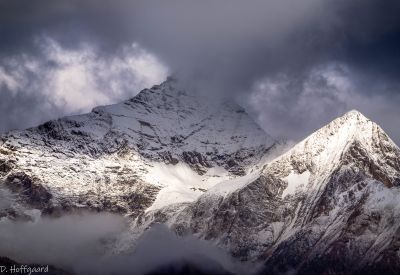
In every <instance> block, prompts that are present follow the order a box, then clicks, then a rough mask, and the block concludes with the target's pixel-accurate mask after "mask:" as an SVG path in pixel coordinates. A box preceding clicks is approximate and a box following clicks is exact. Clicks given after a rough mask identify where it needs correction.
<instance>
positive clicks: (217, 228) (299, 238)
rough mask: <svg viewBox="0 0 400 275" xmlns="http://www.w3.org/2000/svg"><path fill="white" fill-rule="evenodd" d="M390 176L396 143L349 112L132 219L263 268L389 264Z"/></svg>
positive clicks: (395, 250)
mask: <svg viewBox="0 0 400 275" xmlns="http://www.w3.org/2000/svg"><path fill="white" fill-rule="evenodd" d="M399 180H400V150H399V148H398V147H397V146H396V145H395V144H394V143H393V142H392V141H391V140H390V138H389V137H388V136H387V135H386V134H385V133H384V131H383V130H382V129H381V128H380V127H379V126H378V125H377V124H375V123H373V122H372V121H370V120H369V119H367V118H365V117H364V116H363V115H362V114H360V113H359V112H356V111H351V112H349V113H347V114H345V115H344V116H343V117H340V118H338V119H336V120H334V121H333V122H331V123H330V124H328V125H327V126H325V127H323V128H321V129H320V130H318V131H317V132H315V133H314V134H312V135H311V136H309V137H308V138H306V139H305V140H303V141H302V142H300V143H299V144H297V145H296V146H294V147H293V148H292V149H291V150H289V151H288V152H287V153H285V154H283V155H282V156H280V157H278V158H276V159H275V160H273V161H271V162H268V163H266V164H265V165H264V166H263V168H262V169H260V170H259V171H255V172H254V173H252V174H249V175H247V176H245V177H243V178H238V179H235V180H228V181H226V182H222V183H220V184H218V185H216V186H215V187H214V188H212V189H210V190H209V191H208V192H206V193H205V194H204V195H202V196H201V197H200V198H199V199H198V200H197V201H196V202H194V203H190V204H187V205H180V206H179V207H178V206H176V207H175V209H173V208H172V207H169V208H166V209H164V211H163V210H160V211H158V212H156V213H149V214H148V216H147V217H139V218H138V219H137V220H136V222H135V226H136V227H137V228H140V227H142V228H144V227H146V226H148V225H149V224H151V223H152V222H154V221H157V220H160V221H162V222H166V223H167V224H168V225H169V226H170V227H171V228H172V229H174V230H175V231H177V232H178V233H179V234H186V233H193V234H195V235H197V236H199V237H200V238H204V239H209V240H212V241H213V242H215V243H217V244H218V245H219V246H221V247H223V248H225V249H227V250H229V251H230V252H231V253H232V254H233V255H235V256H237V257H239V258H240V259H242V260H252V261H262V262H264V263H265V269H264V271H263V272H264V273H266V274H280V273H286V272H294V273H299V274H321V273H324V272H328V273H330V274H343V273H345V274H347V273H358V272H364V271H368V270H377V271H379V270H383V271H385V272H386V271H387V272H399V271H400V270H399V264H398V263H399V262H400V258H399V253H400V252H399V248H400V246H399V241H398V239H399V236H400V235H399V232H400V230H399V228H400V219H399V216H400V203H399V201H398V195H399V194H400V188H399ZM163 214H164V215H163ZM149 217H150V218H149ZM160 217H161V218H160ZM394 263H396V264H394ZM341 272H342V273H341Z"/></svg>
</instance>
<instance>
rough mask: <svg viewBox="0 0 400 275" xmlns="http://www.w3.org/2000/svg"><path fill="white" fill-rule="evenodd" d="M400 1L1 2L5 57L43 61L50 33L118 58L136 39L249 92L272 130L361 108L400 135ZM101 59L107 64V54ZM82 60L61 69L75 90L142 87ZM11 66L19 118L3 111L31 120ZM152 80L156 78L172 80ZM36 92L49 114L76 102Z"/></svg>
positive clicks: (154, 52)
mask: <svg viewBox="0 0 400 275" xmlns="http://www.w3.org/2000/svg"><path fill="white" fill-rule="evenodd" d="M27 11H29V12H27ZM399 12H400V2H399V1H396V0H385V1H381V0H366V1H360V0H350V1H347V0H323V1H319V0H297V1H293V0H267V1H264V0H249V1H240V0H232V1H229V2H227V1H222V0H205V1H183V0H166V1H159V0H150V1H148V0H146V1H145V0H135V1H128V0H116V1H113V2H112V3H111V2H109V1H106V0H98V1H94V0H84V1H77V0H61V1H50V0H44V1H29V2H27V1H22V0H15V1H12V2H10V1H0V35H1V37H4V39H2V41H1V42H0V56H3V58H2V59H0V64H4V62H5V61H4V60H5V59H4V57H7V56H14V55H15V54H18V55H20V54H21V53H24V54H26V55H28V56H35V57H36V58H39V59H40V60H42V59H43V57H42V56H43V54H42V50H41V48H40V47H37V46H35V42H34V41H35V39H37V37H41V36H45V37H50V39H51V40H53V41H55V43H56V44H58V45H59V47H61V48H62V49H64V51H66V52H68V53H69V54H71V55H72V56H73V55H74V54H75V53H76V52H77V51H78V50H79V49H81V50H82V49H85V47H83V46H82V45H89V46H87V47H89V48H95V49H96V51H95V54H94V56H96V58H94V57H93V55H91V54H89V57H87V59H89V60H93V59H96V60H98V59H101V60H104V63H106V65H105V67H106V68H105V69H108V66H107V65H108V64H109V62H110V59H113V58H115V59H119V58H118V57H115V56H119V57H120V58H122V59H123V60H124V59H125V58H124V54H123V53H121V49H126V48H128V49H129V48H130V47H131V46H130V45H132V44H135V43H136V45H140V48H141V49H142V50H143V51H146V52H147V53H151V56H152V58H150V59H153V60H157V62H156V63H160V64H164V65H163V66H164V67H166V68H168V70H167V71H168V72H169V73H174V74H176V75H177V76H178V77H179V78H180V79H181V81H182V82H184V83H185V84H186V85H187V86H188V87H190V89H192V90H196V91H198V92H202V93H204V94H210V95H212V96H215V95H217V96H221V97H235V98H238V99H239V101H240V102H239V103H241V104H243V105H246V106H247V109H248V110H249V111H250V112H251V113H253V114H254V115H255V116H256V117H258V118H259V122H260V123H261V124H262V126H263V127H264V128H265V129H266V130H267V131H268V132H270V133H271V134H272V135H284V136H285V137H286V138H289V139H298V138H300V137H304V136H305V135H306V134H308V133H309V130H310V129H315V128H318V127H320V126H322V123H326V122H329V121H330V120H332V119H333V118H334V117H335V116H337V115H338V114H339V115H340V114H342V113H343V112H345V111H348V110H349V109H351V108H358V109H359V110H360V111H361V112H363V113H365V114H366V115H367V116H370V118H371V119H373V120H375V121H377V122H379V123H381V124H382V126H383V127H384V128H385V130H387V131H388V133H389V134H390V135H391V136H392V137H393V138H394V139H395V140H396V141H397V143H400V130H398V129H400V127H399V126H400V125H399V120H398V119H397V118H398V117H399V116H400V111H397V110H395V108H394V106H396V105H399V104H400V101H399V96H398V94H399V89H400V88H399V87H400V83H399V76H400V72H399V68H400V56H399V51H398V48H399V46H400V17H399V16H398V14H399ZM355 19H356V20H355ZM17 34H18V35H17ZM85 52H86V51H85V50H83V53H85ZM122 52H123V51H122ZM83 55H84V56H88V55H87V54H83ZM1 60H3V61H1ZM44 60H46V58H44ZM100 63H101V62H100ZM150 63H151V64H153V63H152V61H150ZM87 66H89V67H90V68H92V66H91V65H87ZM3 67H4V65H3ZM139 67H140V66H139ZM155 67H157V68H158V66H155ZM332 67H340V69H332ZM98 68H99V70H102V69H100V68H102V66H101V65H99V67H98ZM85 69H86V67H85ZM71 70H72V69H71ZM80 70H83V69H82V68H81V69H79V66H77V67H76V68H75V70H73V71H71V72H70V74H66V75H65V76H60V78H63V79H68V78H69V77H71V78H72V77H73V78H74V79H76V80H77V83H71V82H69V81H66V82H67V84H63V85H62V87H63V88H62V89H64V90H68V91H70V92H71V94H74V92H72V91H76V90H79V89H80V88H82V87H85V90H86V88H87V90H92V91H97V90H96V89H98V87H97V85H98V83H99V82H100V83H109V81H110V79H114V81H117V82H118V83H119V84H115V85H114V86H113V87H123V88H122V89H124V88H125V87H126V86H131V85H130V84H125V83H130V81H131V76H129V74H128V76H127V75H126V74H125V73H124V72H125V69H124V70H122V71H120V70H116V71H113V72H114V73H105V75H102V74H97V73H96V74H95V75H96V77H95V79H96V81H93V79H92V77H86V76H85V77H82V76H80V75H81V73H79V71H80ZM154 70H157V71H159V72H165V70H163V69H160V70H159V69H154ZM106 71H107V70H106ZM138 71H140V72H141V71H142V70H141V69H140V70H138ZM10 74H11V72H10V70H7V69H6V68H3V71H0V75H3V77H2V79H3V80H2V82H3V85H2V86H3V88H2V91H1V94H2V95H3V96H2V102H6V103H3V104H4V105H5V106H10V107H9V108H8V111H12V110H14V109H17V110H19V111H16V112H14V113H18V116H17V115H14V116H17V117H18V118H15V119H13V117H14V116H10V115H7V114H8V113H9V112H4V113H3V114H4V116H5V118H6V119H3V120H2V122H1V124H2V126H1V127H2V129H9V128H13V127H21V126H20V124H21V123H22V124H23V122H22V121H24V120H23V119H21V118H22V117H24V115H23V114H22V113H26V112H27V111H26V110H25V109H27V107H26V108H25V109H24V108H18V104H17V102H24V98H22V97H21V98H18V100H13V99H12V98H13V94H12V93H11V92H9V91H8V92H7V90H8V89H12V88H13V87H14V88H15V87H16V86H18V82H17V83H16V82H15V81H13V80H12V79H11V78H10V77H7V76H8V75H10ZM74 74H75V76H73V75H74ZM156 74H157V73H156ZM327 74H340V75H342V76H341V78H346V79H348V80H346V81H347V82H348V83H351V85H350V86H346V87H344V90H339V89H341V88H343V87H341V86H340V85H341V84H338V83H337V82H336V83H334V84H332V83H331V82H332V79H330V77H328V76H327ZM4 75H5V77H4ZM78 75H79V76H78ZM139 75H140V74H139ZM158 75H159V76H160V75H162V73H160V74H158ZM111 76H112V77H111ZM108 77H110V78H108ZM324 78H325V80H323V79H324ZM115 79H118V80H115ZM151 80H152V81H154V82H153V83H151V84H149V85H150V86H151V85H152V84H155V82H160V81H161V80H159V79H158V78H157V79H156V78H153V79H151ZM52 81H55V80H52ZM93 82H95V84H96V85H94V84H93ZM149 82H150V81H149ZM262 82H265V85H264V88H263V89H261V88H260V87H261V86H262V85H261V86H260V83H262ZM33 83H36V82H35V81H32V86H33ZM82 83H85V84H84V85H83V84H82ZM93 85H94V86H96V87H95V88H96V89H93ZM102 85H103V84H101V85H100V86H102ZM104 85H105V84H104ZM106 86H107V85H106ZM108 86H110V85H108ZM139 86H140V85H139ZM274 86H278V88H276V89H275V91H274V90H273V89H272V90H270V91H266V89H268V87H274ZM333 86H334V87H333ZM4 87H6V88H4ZM57 87H58V89H61V88H60V86H57V85H55V86H53V89H56V90H57ZM135 89H137V88H136V86H135ZM318 89H319V91H317V90H318ZM100 90H102V89H100ZM109 90H110V92H109V93H110V94H111V95H108V94H107V93H106V92H93V93H89V92H88V93H89V94H88V95H89V96H88V98H87V99H86V98H85V99H82V103H81V104H82V105H84V106H87V105H90V104H91V103H92V104H97V103H98V102H104V101H106V98H109V100H110V101H111V100H115V99H116V97H115V93H114V92H113V91H115V90H113V88H110V89H109ZM132 90H133V88H132ZM261 90H262V91H261ZM102 91H103V90H102ZM276 93H278V94H279V95H276ZM4 94H6V95H4ZM54 94H55V96H54V100H55V102H58V105H60V103H59V102H62V101H63V100H64V101H65V100H66V99H65V98H64V96H63V93H58V92H55V93H54ZM76 94H77V92H75V95H76ZM124 95H128V94H124ZM76 96H77V95H76ZM71 97H73V96H72V95H71ZM71 97H68V99H67V100H66V101H67V102H68V100H69V98H71ZM89 97H96V98H97V99H96V100H94V99H89ZM121 97H122V95H121ZM261 97H262V98H261ZM266 97H267V98H266ZM119 98H120V97H119ZM255 99H259V100H258V102H257V103H263V104H264V105H261V104H256V103H255ZM356 99H357V101H356ZM30 102H31V105H29V108H33V109H34V110H38V111H37V116H42V117H43V118H45V117H49V116H53V117H54V116H55V115H54V114H55V113H57V112H58V113H65V112H61V111H59V108H58V107H57V104H56V103H55V104H56V105H55V108H54V103H53V104H52V105H51V107H49V108H45V107H44V106H46V105H45V104H44V105H43V104H42V103H41V100H35V99H30ZM26 103H28V102H26ZM270 103H273V105H271V104H270ZM23 105H24V104H23ZM5 106H3V107H2V109H4V108H5V109H7V108H6V107H5ZM24 106H26V105H24ZM78 106H79V104H78ZM52 108H53V109H55V110H56V111H54V110H53V109H52ZM50 109H52V110H50ZM322 110H326V111H324V112H323V111H322ZM20 113H21V114H20ZM25 117H26V115H25ZM293 119H294V120H293ZM4 121H7V122H4ZM279 121H280V122H281V123H279ZM4 124H7V125H4ZM275 126H276V127H277V128H276V129H274V127H275ZM3 131H4V130H3Z"/></svg>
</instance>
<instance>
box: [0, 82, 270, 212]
mask: <svg viewBox="0 0 400 275" xmlns="http://www.w3.org/2000/svg"><path fill="white" fill-rule="evenodd" d="M206 102H209V101H206V100H204V99H202V97H201V96H198V95H194V94H190V93H187V92H186V91H185V90H183V89H182V88H181V87H180V86H179V83H178V82H177V81H176V80H174V79H168V80H167V81H166V82H164V83H162V84H161V85H158V86H154V87H153V88H151V89H145V90H143V91H141V92H140V93H139V94H138V95H137V96H135V97H134V98H132V99H130V100H127V101H124V102H121V103H119V104H115V105H110V106H101V107H96V108H94V109H93V111H92V112H91V113H89V114H84V115H78V116H70V117H65V118H61V119H58V120H54V121H49V122H46V123H44V124H43V125H40V126H38V127H35V128H31V129H28V130H22V131H12V132H9V133H7V134H5V135H2V136H1V137H0V182H1V183H4V185H5V186H6V187H7V188H9V189H10V190H12V191H13V192H14V193H17V194H20V195H21V196H20V198H19V199H18V200H17V201H19V202H20V204H21V205H22V204H28V205H30V206H31V207H37V208H40V209H43V210H45V211H47V212H48V213H52V212H54V211H58V210H60V211H63V210H67V209H72V208H90V209H96V210H108V211H115V212H123V213H130V214H132V215H134V216H136V215H138V214H139V213H142V212H143V211H145V210H146V209H147V208H148V207H150V206H152V205H153V203H154V201H156V200H157V199H159V200H158V202H157V205H165V204H168V202H167V203H164V204H163V203H161V202H160V199H162V196H165V194H164V193H165V192H167V194H172V195H171V196H175V197H174V199H175V201H177V202H179V201H191V200H194V199H195V198H197V197H198V196H199V195H201V194H202V193H203V192H204V191H205V190H207V189H208V188H210V187H211V186H213V185H214V184H215V183H216V182H217V181H218V179H219V177H222V178H224V177H225V178H232V177H236V176H237V175H243V174H246V173H247V170H248V168H249V167H251V166H252V165H254V164H255V163H257V162H259V161H260V159H261V157H262V156H263V154H265V153H266V152H267V151H268V149H269V148H270V147H271V146H273V144H274V141H273V139H272V138H270V137H269V136H268V135H267V134H265V133H264V132H263V131H262V130H261V129H260V127H259V126H257V125H256V124H255V123H254V122H253V121H252V120H251V119H250V118H249V116H248V115H247V114H246V113H245V112H244V110H243V109H242V108H241V107H239V106H238V105H236V104H235V103H233V102H228V101H224V102H215V103H213V104H212V105H210V104H206ZM182 171H183V172H182ZM217 172H218V173H217ZM166 174H169V175H172V176H169V177H168V178H174V179H178V178H182V177H183V178H184V177H185V176H188V175H189V176H191V177H197V181H196V183H187V182H182V180H180V181H179V180H175V181H172V182H171V181H166V180H165V179H166V178H167V177H165V175H166ZM171 185H172V187H171ZM166 188H167V191H165V192H164V191H163V192H164V193H162V192H161V195H160V190H161V191H162V190H164V189H166ZM163 194H164V195H163ZM180 194H184V195H183V196H180ZM160 196H161V198H159V197H160Z"/></svg>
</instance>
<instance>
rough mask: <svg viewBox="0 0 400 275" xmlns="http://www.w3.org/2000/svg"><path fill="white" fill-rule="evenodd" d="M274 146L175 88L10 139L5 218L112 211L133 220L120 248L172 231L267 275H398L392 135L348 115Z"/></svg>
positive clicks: (5, 148)
mask: <svg viewBox="0 0 400 275" xmlns="http://www.w3.org/2000/svg"><path fill="white" fill-rule="evenodd" d="M276 147H277V143H276V141H275V140H274V139H273V138H271V137H270V136H269V135H268V134H266V133H265V132H264V131H263V130H261V128H260V127H259V126H258V125H257V124H256V123H254V122H253V121H252V119H251V118H250V117H249V116H248V115H247V114H246V112H245V111H244V110H243V109H242V108H241V107H239V106H238V105H237V104H236V103H234V102H231V101H229V100H223V101H215V102H214V101H210V100H209V99H207V98H203V97H202V96H201V95H200V94H193V93H189V92H186V91H185V90H184V89H183V88H182V87H180V84H179V83H178V82H177V81H176V80H174V79H171V78H170V79H168V80H167V81H166V82H164V83H162V84H161V85H158V86H154V87H152V88H151V89H146V90H143V91H141V92H140V93H139V94H138V95H137V96H135V97H134V98H132V99H130V100H127V101H124V102H121V103H119V104H115V105H110V106H102V107H97V108H95V109H93V111H92V112H91V113H89V114H85V115H78V116H71V117H66V118H61V119H58V120H54V121H50V122H47V123H45V124H43V125H40V126H38V127H35V128H31V129H28V130H22V131H12V132H10V133H7V134H5V135H3V136H1V138H0V183H1V185H0V198H2V197H3V198H6V197H7V200H6V199H2V200H0V202H1V203H0V213H1V215H0V216H8V217H16V216H19V215H23V213H24V211H25V209H27V208H36V209H40V210H41V211H42V213H44V214H58V213H63V212H65V211H71V210H75V209H96V210H100V211H112V212H118V213H123V214H126V215H127V216H129V217H131V220H132V224H131V226H132V227H131V234H130V235H129V236H128V237H126V236H124V238H123V239H121V242H123V243H117V245H116V250H115V251H120V252H121V251H123V250H124V249H127V248H129V247H131V246H133V247H134V246H135V245H136V243H135V242H136V240H137V239H138V238H139V237H140V236H141V235H142V234H143V232H145V231H146V230H147V229H148V228H149V227H150V226H151V225H153V224H155V223H165V224H166V225H167V226H168V227H169V228H170V229H172V230H173V231H175V232H176V233H177V234H178V235H186V234H194V235H195V236H197V237H199V238H201V239H205V240H209V241H211V242H212V243H214V244H216V245H217V246H219V247H220V248H223V249H225V250H226V251H228V252H229V253H231V254H232V255H233V256H235V257H236V258H238V259H240V260H243V261H250V262H254V263H257V264H262V268H261V272H262V273H265V274H287V273H290V274H292V273H294V274H322V273H325V274H349V273H353V274H358V273H360V274H366V273H371V274H376V273H379V272H380V273H383V274H387V273H389V274H398V273H399V272H400V200H399V195H400V149H399V148H398V147H397V146H396V145H395V144H394V143H393V141H392V140H391V139H390V138H389V137H388V136H387V135H386V134H385V132H384V131H383V130H382V129H381V128H380V127H379V126H378V125H377V124H375V123H374V122H372V121H371V120H369V119H367V118H366V117H364V116H363V115H362V114H360V113H359V112H357V111H351V112H349V113H347V114H345V115H344V116H342V117H340V118H337V119H335V120H334V121H332V122H331V123H329V124H328V125H326V126H325V127H323V128H321V129H319V130H318V131H316V132H315V133H313V134H311V135H310V136H309V137H307V138H306V139H304V140H303V141H301V142H300V143H298V144H297V145H295V146H294V147H293V148H291V149H290V150H289V151H287V152H285V153H284V154H281V155H280V156H278V157H276V158H273V159H271V158H272V156H273V155H274V154H275V153H276V152H274V148H276ZM115 251H114V252H115ZM5 256H7V255H5ZM257 266H258V265H257Z"/></svg>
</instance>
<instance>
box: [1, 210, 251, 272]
mask: <svg viewBox="0 0 400 275" xmlns="http://www.w3.org/2000/svg"><path fill="white" fill-rule="evenodd" d="M31 215H32V221H12V220H9V219H7V218H3V219H0V244H1V245H0V256H4V257H8V258H10V259H12V260H15V261H17V262H19V263H23V264H50V265H53V266H55V267H58V268H61V269H64V270H66V271H69V272H71V273H73V274H85V275H86V274H88V275H90V274H147V273H151V272H155V271H158V270H163V268H165V267H172V266H175V267H179V265H181V264H182V265H184V264H189V265H190V266H193V267H195V268H196V269H198V270H202V272H203V271H204V273H212V274H225V273H227V274H229V273H234V274H248V273H249V272H248V271H249V270H250V269H249V267H250V266H248V265H247V264H243V263H240V262H238V261H236V260H234V259H233V258H232V257H231V256H230V255H229V254H227V253H226V252H225V251H223V250H222V249H220V248H218V247H217V246H215V245H213V244H211V243H210V242H207V241H204V240H199V239H198V238H196V237H194V236H185V237H179V236H177V235H176V234H175V233H173V232H171V231H170V230H169V229H168V228H167V227H166V226H165V225H161V224H156V225H154V226H153V227H151V228H150V229H149V230H147V231H146V232H145V233H144V234H143V235H142V236H141V237H140V238H139V240H138V241H137V242H136V243H135V245H133V246H132V247H131V248H130V249H128V250H127V251H124V252H117V251H118V247H116V244H117V243H121V241H122V242H124V238H126V242H130V241H129V240H131V238H129V237H128V238H127V236H129V232H130V231H129V221H128V220H127V218H125V217H123V216H120V215H115V214H109V213H80V214H70V215H65V216H62V217H58V218H50V217H42V216H40V212H39V211H36V210H35V211H31Z"/></svg>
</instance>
